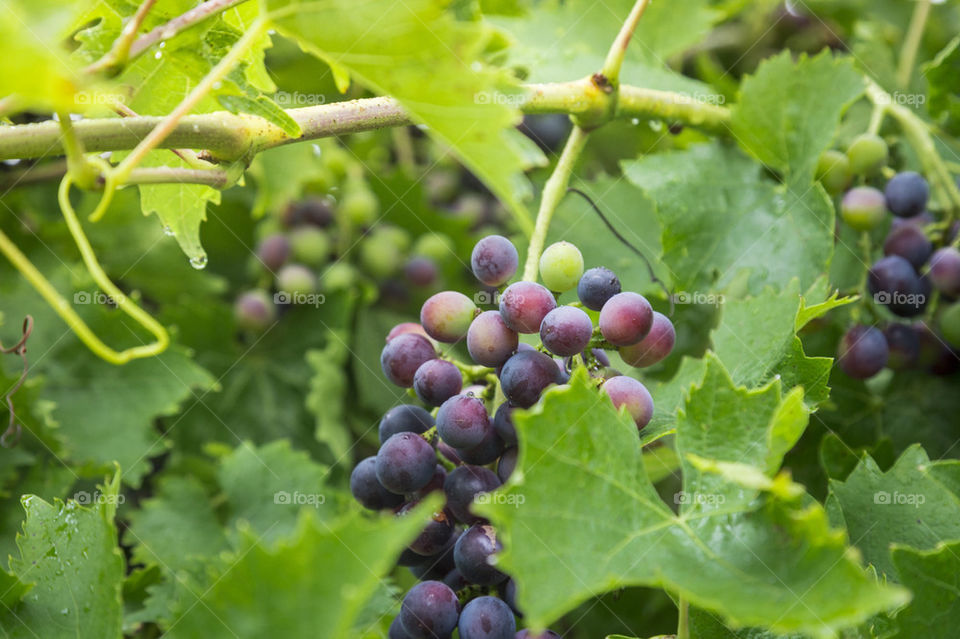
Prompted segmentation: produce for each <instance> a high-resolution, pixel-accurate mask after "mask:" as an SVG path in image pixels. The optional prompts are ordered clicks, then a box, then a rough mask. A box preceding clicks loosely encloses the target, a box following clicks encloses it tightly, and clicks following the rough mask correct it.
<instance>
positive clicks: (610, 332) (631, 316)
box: [599, 292, 653, 346]
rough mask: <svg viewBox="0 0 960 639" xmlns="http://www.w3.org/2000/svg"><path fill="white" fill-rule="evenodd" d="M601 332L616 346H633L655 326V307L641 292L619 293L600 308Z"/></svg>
mask: <svg viewBox="0 0 960 639" xmlns="http://www.w3.org/2000/svg"><path fill="white" fill-rule="evenodd" d="M599 324H600V333H601V334H602V335H603V337H604V339H606V340H607V341H608V342H610V343H611V344H613V345H614V346H631V345H633V344H636V343H637V342H639V341H640V340H642V339H643V338H644V337H645V336H646V335H647V333H649V332H650V327H651V326H653V309H652V308H650V302H648V301H647V298H645V297H644V296H643V295H640V294H639V293H629V292H628V293H617V294H616V295H614V296H613V297H611V298H610V299H609V300H607V303H606V304H604V305H603V308H602V309H600V322H599Z"/></svg>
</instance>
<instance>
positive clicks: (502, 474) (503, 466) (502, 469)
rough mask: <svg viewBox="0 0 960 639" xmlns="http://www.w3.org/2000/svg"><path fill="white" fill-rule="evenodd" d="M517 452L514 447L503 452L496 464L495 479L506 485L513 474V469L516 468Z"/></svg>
mask: <svg viewBox="0 0 960 639" xmlns="http://www.w3.org/2000/svg"><path fill="white" fill-rule="evenodd" d="M517 450H518V449H517V447H516V446H514V447H513V448H508V449H506V450H505V451H503V454H502V455H500V461H498V462H497V477H499V478H500V481H502V482H503V483H507V480H508V479H510V475H512V474H513V471H514V469H516V467H517Z"/></svg>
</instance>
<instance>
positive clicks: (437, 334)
mask: <svg viewBox="0 0 960 639" xmlns="http://www.w3.org/2000/svg"><path fill="white" fill-rule="evenodd" d="M476 314H477V306H476V304H474V303H473V302H472V301H471V300H470V298H469V297H467V296H466V295H464V294H463V293H457V292H456V291H443V292H441V293H437V294H436V295H434V296H432V297H431V298H430V299H428V300H427V301H426V302H424V303H423V307H422V308H421V309H420V324H421V325H422V326H423V328H424V330H425V331H427V335H429V336H430V337H432V338H433V339H435V340H437V341H440V342H456V341H459V340H461V339H463V338H464V337H466V335H467V330H468V329H469V328H470V323H471V322H472V321H473V318H474V316H476Z"/></svg>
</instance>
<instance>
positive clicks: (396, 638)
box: [387, 615, 412, 639]
mask: <svg viewBox="0 0 960 639" xmlns="http://www.w3.org/2000/svg"><path fill="white" fill-rule="evenodd" d="M387 639H412V638H411V637H410V635H409V634H407V631H406V630H404V629H403V624H402V623H401V622H400V615H397V616H396V617H394V618H393V621H391V622H390V630H388V631H387Z"/></svg>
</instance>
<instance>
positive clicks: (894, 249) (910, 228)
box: [883, 224, 933, 270]
mask: <svg viewBox="0 0 960 639" xmlns="http://www.w3.org/2000/svg"><path fill="white" fill-rule="evenodd" d="M931 253H933V243H932V242H931V241H930V238H928V237H927V234H926V233H924V232H923V229H921V228H920V227H917V226H914V225H913V224H903V225H901V226H899V227H897V228H895V229H893V230H891V231H890V234H889V235H887V239H886V240H884V242H883V254H884V255H899V256H900V257H902V258H903V259H905V260H907V261H908V262H910V264H911V265H912V266H913V268H915V269H917V270H920V267H922V266H923V265H924V264H925V263H926V261H927V260H928V259H929V258H930V254H931Z"/></svg>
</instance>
